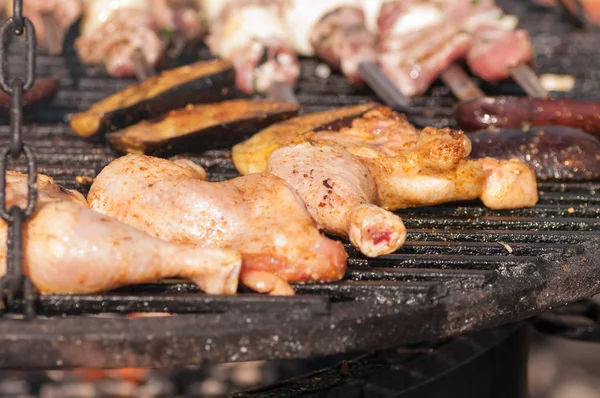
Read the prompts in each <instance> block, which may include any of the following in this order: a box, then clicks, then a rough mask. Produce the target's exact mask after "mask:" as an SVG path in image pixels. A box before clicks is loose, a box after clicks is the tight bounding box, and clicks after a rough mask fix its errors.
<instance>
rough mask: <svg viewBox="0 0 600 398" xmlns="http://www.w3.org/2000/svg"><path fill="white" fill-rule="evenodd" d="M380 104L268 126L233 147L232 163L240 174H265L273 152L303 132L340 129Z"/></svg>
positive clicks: (348, 107)
mask: <svg viewBox="0 0 600 398" xmlns="http://www.w3.org/2000/svg"><path fill="white" fill-rule="evenodd" d="M377 106H379V105H378V104H376V103H368V104H364V105H355V106H346V107H343V108H338V109H334V110H329V111H324V112H317V113H309V114H307V115H303V116H299V117H295V118H293V119H289V120H286V121H283V122H281V123H277V124H274V125H272V126H270V127H267V128H266V129H264V130H263V131H261V132H259V133H258V134H255V135H254V136H253V137H251V138H250V139H248V140H247V141H244V142H242V143H239V144H237V145H235V146H234V147H233V153H232V158H233V163H234V164H235V167H236V168H237V169H238V171H239V172H240V173H241V174H250V173H262V172H263V171H264V170H265V168H266V167H267V160H268V159H269V156H271V153H273V151H275V150H276V149H277V148H279V147H280V146H282V145H285V144H287V143H289V142H291V141H293V140H294V139H295V138H296V137H297V136H299V135H300V134H303V133H307V132H310V131H316V130H339V129H340V128H342V127H345V126H349V125H350V124H351V123H352V120H354V119H356V118H358V117H361V116H362V115H363V114H365V113H366V112H368V111H370V110H371V109H373V108H375V107H377Z"/></svg>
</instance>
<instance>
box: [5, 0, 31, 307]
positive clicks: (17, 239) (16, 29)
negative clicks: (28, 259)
mask: <svg viewBox="0 0 600 398" xmlns="http://www.w3.org/2000/svg"><path fill="white" fill-rule="evenodd" d="M23 34H24V35H25V46H26V55H25V56H26V63H27V76H26V78H25V81H23V79H21V78H19V77H13V78H12V79H11V78H10V73H9V68H8V46H9V43H10V38H11V36H22V35H23ZM0 41H1V46H0V88H1V89H2V91H4V92H5V93H6V94H8V95H10V96H11V108H10V132H11V135H10V143H9V144H8V146H7V147H6V148H4V149H2V151H0V218H2V220H4V221H5V222H6V223H7V224H8V232H7V239H6V245H7V247H6V249H7V252H6V274H5V275H4V276H3V277H2V278H1V279H0V298H4V299H5V301H6V304H7V306H8V308H11V307H12V308H14V299H15V296H16V295H17V294H18V293H21V292H22V293H23V297H24V301H25V308H24V310H23V311H24V314H25V316H26V318H30V317H32V316H34V315H35V311H34V302H33V298H34V293H33V292H34V290H33V286H32V284H31V281H30V280H29V279H28V278H27V277H25V276H24V274H23V225H24V224H25V221H26V220H27V218H28V217H30V216H31V215H32V214H33V211H34V209H35V202H36V199H37V191H36V189H35V183H36V181H37V166H36V161H35V156H34V153H33V150H32V149H31V148H30V147H29V146H27V145H26V144H25V143H23V93H24V92H26V91H27V90H30V89H31V88H32V87H33V84H34V82H35V57H36V47H37V43H36V36H35V28H34V27H33V24H32V23H31V21H30V20H29V19H28V18H27V17H24V16H23V0H14V2H13V16H12V17H10V18H8V19H7V20H5V21H3V22H2V24H0ZM9 157H10V158H12V159H13V160H17V159H20V158H21V157H24V158H25V161H26V163H27V206H26V207H25V208H24V209H23V208H20V207H18V206H12V207H11V208H10V209H7V208H6V197H7V195H6V174H7V170H8V161H9Z"/></svg>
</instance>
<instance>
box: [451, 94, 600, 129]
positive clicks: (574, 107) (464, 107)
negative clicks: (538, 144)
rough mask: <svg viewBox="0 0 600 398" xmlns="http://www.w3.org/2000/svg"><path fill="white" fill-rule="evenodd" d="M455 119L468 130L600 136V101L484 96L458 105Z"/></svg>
mask: <svg viewBox="0 0 600 398" xmlns="http://www.w3.org/2000/svg"><path fill="white" fill-rule="evenodd" d="M456 118H457V121H458V125H459V126H460V128H462V129H464V130H466V131H474V130H480V129H485V128H487V127H490V126H495V127H498V128H501V127H507V128H521V127H523V126H524V125H528V124H529V125H531V126H548V125H559V126H569V127H574V128H578V129H581V130H583V131H587V132H588V133H591V134H593V135H595V136H596V137H600V102H585V101H575V100H562V99H561V100H548V99H533V98H527V97H485V98H477V99H474V100H470V101H465V102H462V103H460V104H459V106H458V110H457V114H456Z"/></svg>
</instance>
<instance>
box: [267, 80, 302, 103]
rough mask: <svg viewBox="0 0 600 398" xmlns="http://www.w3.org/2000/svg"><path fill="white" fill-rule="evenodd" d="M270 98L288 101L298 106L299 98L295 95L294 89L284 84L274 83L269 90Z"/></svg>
mask: <svg viewBox="0 0 600 398" xmlns="http://www.w3.org/2000/svg"><path fill="white" fill-rule="evenodd" d="M268 95H269V97H271V98H273V99H277V100H281V101H288V102H292V103H294V104H296V105H298V98H296V94H294V89H293V87H290V86H289V85H288V84H286V83H284V82H274V83H273V84H272V85H271V87H269V90H268Z"/></svg>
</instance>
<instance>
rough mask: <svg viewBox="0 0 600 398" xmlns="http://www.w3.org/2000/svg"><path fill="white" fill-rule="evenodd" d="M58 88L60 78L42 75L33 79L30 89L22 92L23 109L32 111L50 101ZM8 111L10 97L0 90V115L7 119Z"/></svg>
mask: <svg viewBox="0 0 600 398" xmlns="http://www.w3.org/2000/svg"><path fill="white" fill-rule="evenodd" d="M59 88H60V80H59V79H58V77H42V78H38V79H36V80H35V83H34V84H33V87H32V88H31V90H29V91H27V92H25V93H23V101H22V104H23V110H24V111H25V112H32V111H35V110H36V109H38V108H40V107H42V106H44V105H46V104H48V103H50V102H51V101H52V100H53V99H54V97H55V96H56V93H57V92H58V89H59ZM9 112H10V97H9V96H8V95H7V94H6V93H4V92H0V117H1V118H2V119H8V118H9Z"/></svg>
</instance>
